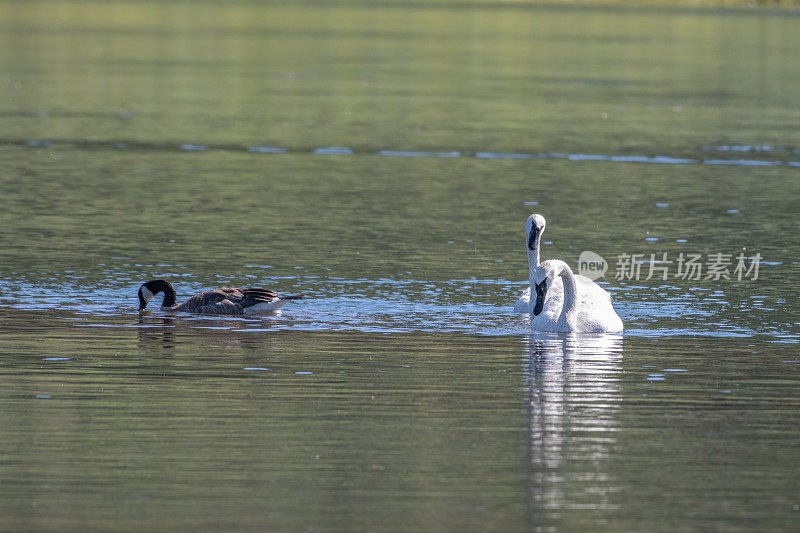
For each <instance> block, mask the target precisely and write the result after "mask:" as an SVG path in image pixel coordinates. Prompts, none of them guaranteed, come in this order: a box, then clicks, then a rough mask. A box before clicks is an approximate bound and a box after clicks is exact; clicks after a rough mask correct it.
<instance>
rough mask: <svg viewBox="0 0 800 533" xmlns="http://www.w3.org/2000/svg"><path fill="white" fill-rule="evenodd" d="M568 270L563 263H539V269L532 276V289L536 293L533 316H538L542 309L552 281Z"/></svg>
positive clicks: (556, 261)
mask: <svg viewBox="0 0 800 533" xmlns="http://www.w3.org/2000/svg"><path fill="white" fill-rule="evenodd" d="M565 268H567V269H568V268H569V265H567V264H566V263H565V262H564V261H560V260H558V259H550V260H548V261H542V262H541V263H539V268H537V269H536V272H535V273H534V274H533V283H532V286H533V287H532V288H533V289H534V290H535V291H536V303H535V304H534V305H533V314H534V316H539V314H540V313H541V312H542V309H544V302H545V299H546V298H547V291H548V290H549V289H550V287H551V286H552V285H553V281H554V280H555V279H556V277H558V276H559V275H561V272H562V271H563V270H564V269H565Z"/></svg>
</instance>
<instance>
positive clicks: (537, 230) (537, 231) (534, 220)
mask: <svg viewBox="0 0 800 533" xmlns="http://www.w3.org/2000/svg"><path fill="white" fill-rule="evenodd" d="M544 226H545V221H544V217H543V216H542V215H537V214H533V215H531V216H529V217H528V221H527V222H526V223H525V235H526V236H527V237H528V249H529V250H531V251H533V250H536V241H537V239H538V237H539V236H540V235H541V234H542V232H543V231H544Z"/></svg>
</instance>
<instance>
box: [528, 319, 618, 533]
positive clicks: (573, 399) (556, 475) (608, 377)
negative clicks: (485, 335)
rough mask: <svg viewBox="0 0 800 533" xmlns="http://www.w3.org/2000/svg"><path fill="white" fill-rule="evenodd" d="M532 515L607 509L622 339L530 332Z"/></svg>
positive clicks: (611, 488) (611, 487)
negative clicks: (568, 510) (565, 510)
mask: <svg viewBox="0 0 800 533" xmlns="http://www.w3.org/2000/svg"><path fill="white" fill-rule="evenodd" d="M526 341H527V342H526V344H527V350H526V354H525V360H524V377H525V403H526V409H527V420H528V421H529V439H530V442H529V445H528V449H529V451H530V463H531V470H530V472H531V477H530V480H531V499H532V501H531V504H532V505H531V509H532V511H533V512H534V513H536V515H537V520H541V519H542V518H546V517H548V516H549V517H551V518H553V517H554V516H555V515H556V514H557V513H558V512H559V511H560V510H564V509H609V508H611V507H613V503H612V502H611V496H612V494H613V493H615V492H617V491H618V490H617V488H616V487H615V485H614V483H615V481H614V478H613V476H612V473H611V472H610V459H611V456H612V447H613V446H614V444H615V437H614V432H615V430H616V427H617V421H616V417H617V413H618V411H619V408H620V404H621V402H622V390H621V389H622V387H621V383H620V378H621V373H622V335H619V334H611V333H603V334H591V335H589V334H585V335H581V334H574V333H534V334H531V335H529V336H528V337H527V339H526Z"/></svg>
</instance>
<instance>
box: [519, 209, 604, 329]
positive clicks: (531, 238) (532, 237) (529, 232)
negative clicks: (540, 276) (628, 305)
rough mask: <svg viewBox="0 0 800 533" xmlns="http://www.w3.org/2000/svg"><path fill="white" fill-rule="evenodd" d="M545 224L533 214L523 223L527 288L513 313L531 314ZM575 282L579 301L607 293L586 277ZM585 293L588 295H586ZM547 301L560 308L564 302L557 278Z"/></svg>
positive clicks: (577, 278)
mask: <svg viewBox="0 0 800 533" xmlns="http://www.w3.org/2000/svg"><path fill="white" fill-rule="evenodd" d="M545 225H546V222H545V219H544V217H543V216H542V215H539V214H536V213H534V214H533V215H531V216H529V217H528V220H527V221H526V222H525V249H526V252H527V254H528V286H527V287H526V288H525V290H524V291H522V294H521V295H520V297H519V299H518V300H517V303H516V304H515V305H514V312H515V313H529V314H531V317H533V313H532V312H531V310H532V308H533V306H534V304H535V303H536V293H535V292H534V293H533V298H531V292H532V291H531V289H532V288H533V287H534V286H535V283H534V281H533V278H534V276H535V275H536V272H537V271H538V270H539V269H540V268H541V263H540V262H539V256H540V252H539V250H540V248H541V241H542V233H544V228H545ZM575 279H576V281H577V288H578V294H579V295H580V296H581V299H585V298H587V297H590V298H598V299H599V298H600V295H602V294H605V295H608V293H607V292H606V291H605V290H604V289H603V288H602V287H601V286H600V285H598V284H597V283H595V282H594V281H592V280H590V279H589V278H587V277H586V276H581V275H578V276H575ZM586 293H589V294H588V295H587V294H586ZM548 299H549V300H550V301H551V302H552V303H551V304H550V305H551V306H555V307H558V308H559V309H560V308H561V306H562V304H563V302H564V285H563V282H562V281H561V278H560V277H559V276H557V277H556V279H554V280H552V282H551V286H550V288H549V291H548Z"/></svg>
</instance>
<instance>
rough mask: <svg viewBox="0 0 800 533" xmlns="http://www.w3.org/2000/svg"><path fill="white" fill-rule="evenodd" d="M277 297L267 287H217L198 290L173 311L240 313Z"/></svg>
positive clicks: (288, 297) (289, 297)
mask: <svg viewBox="0 0 800 533" xmlns="http://www.w3.org/2000/svg"><path fill="white" fill-rule="evenodd" d="M299 298H302V296H301V295H297V296H287V297H286V299H291V300H295V299H299ZM278 299H279V297H278V293H277V292H275V291H271V290H269V289H259V288H256V287H247V288H238V287H220V288H219V289H211V290H208V291H203V292H198V293H197V294H195V295H194V296H192V297H191V298H189V299H188V300H186V301H185V302H183V303H182V304H181V305H179V306H178V307H177V308H175V311H184V312H187V313H201V314H206V315H240V314H242V313H243V312H244V310H245V309H246V308H248V307H250V306H253V305H256V304H259V303H264V302H267V303H269V302H274V301H275V300H278Z"/></svg>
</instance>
